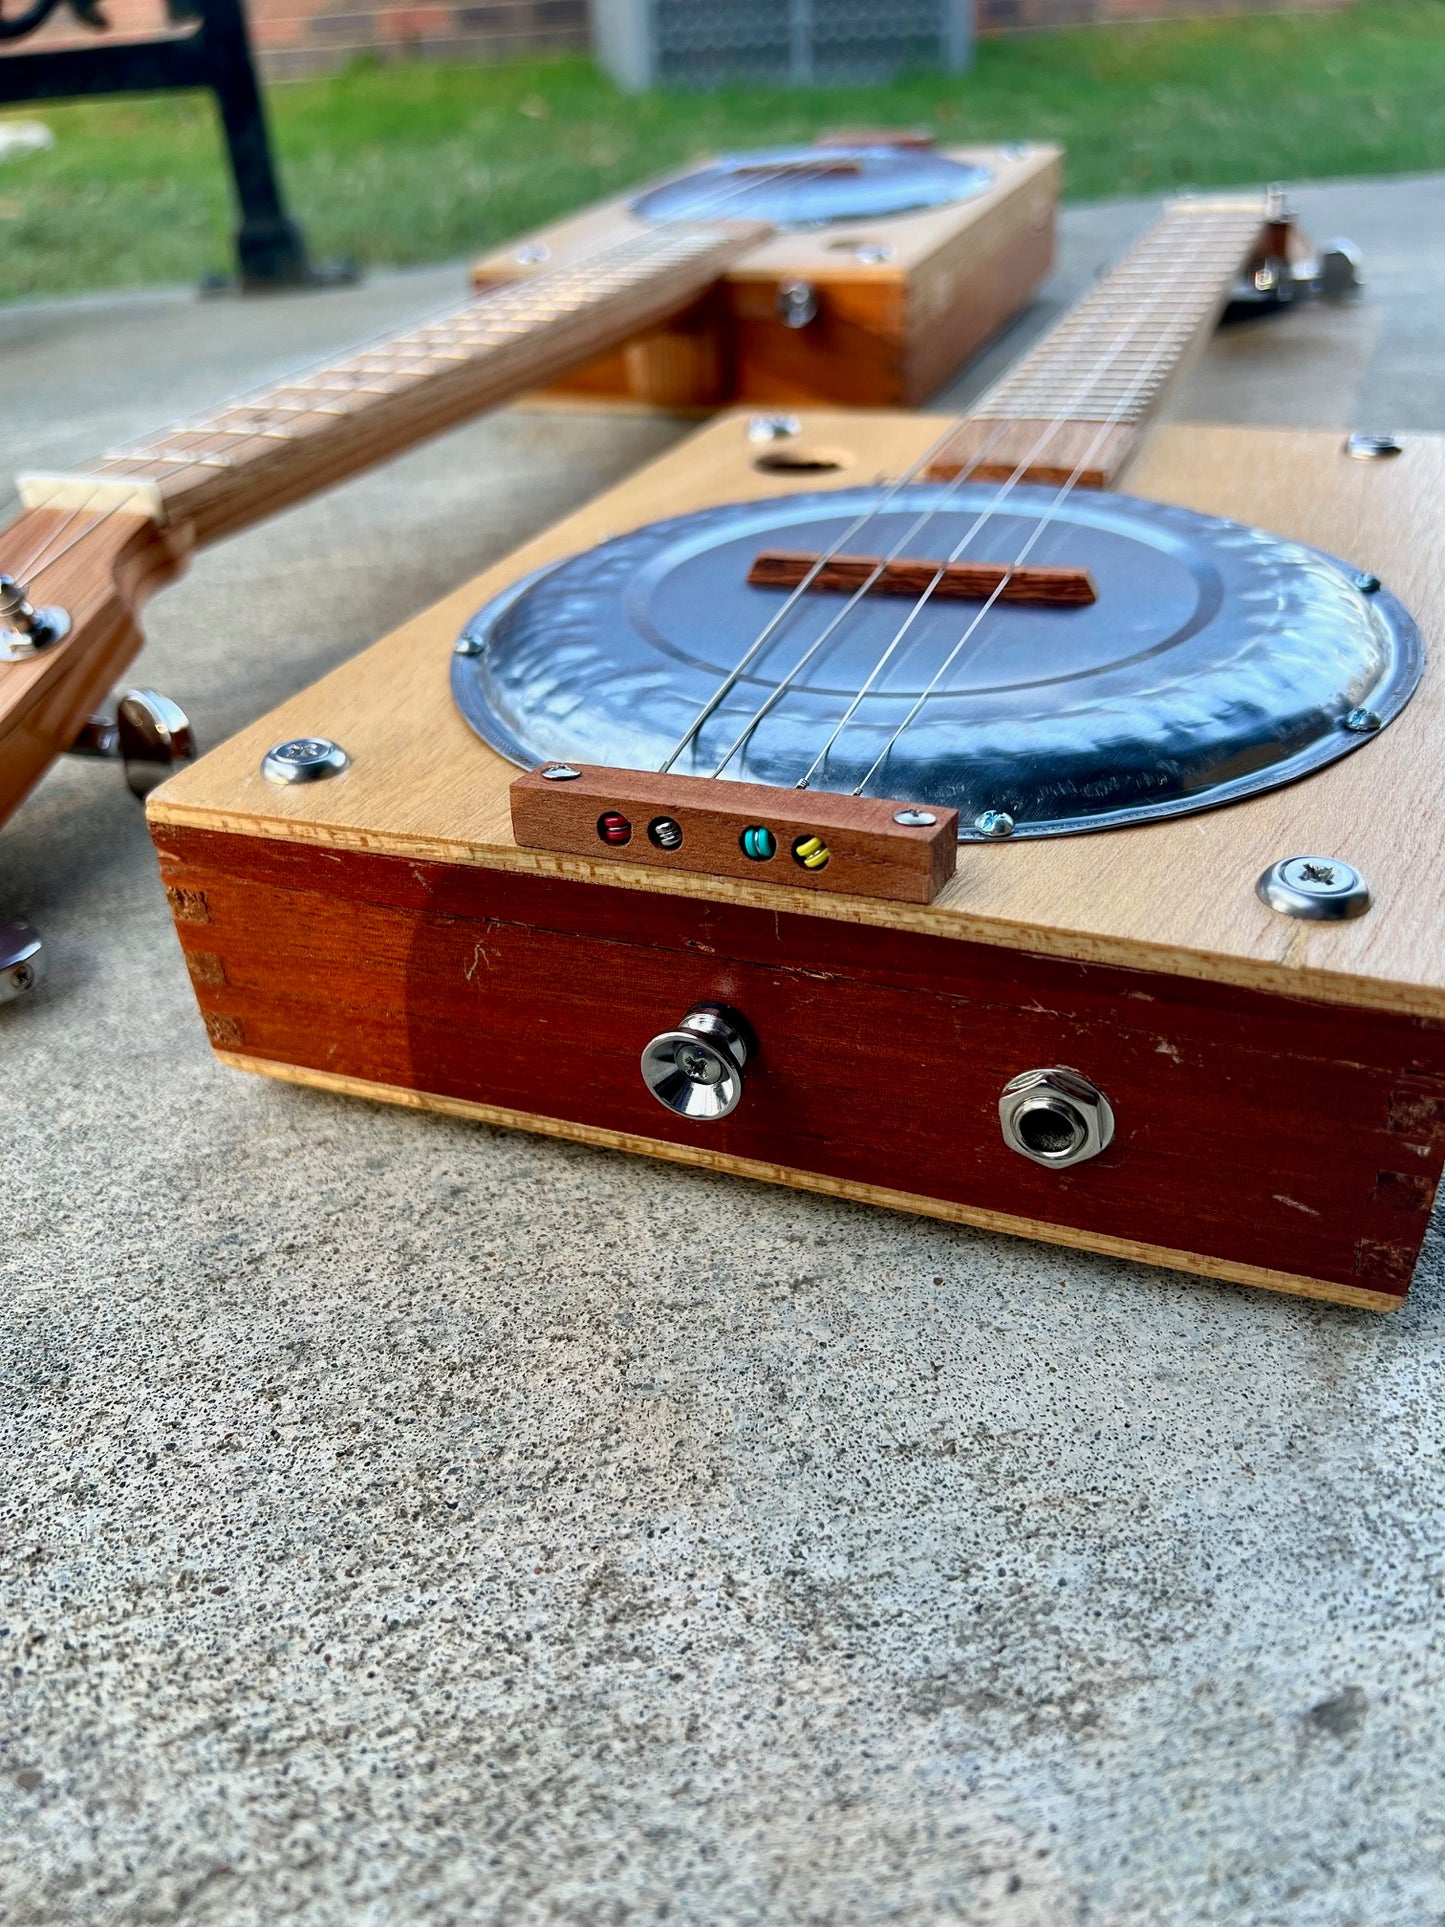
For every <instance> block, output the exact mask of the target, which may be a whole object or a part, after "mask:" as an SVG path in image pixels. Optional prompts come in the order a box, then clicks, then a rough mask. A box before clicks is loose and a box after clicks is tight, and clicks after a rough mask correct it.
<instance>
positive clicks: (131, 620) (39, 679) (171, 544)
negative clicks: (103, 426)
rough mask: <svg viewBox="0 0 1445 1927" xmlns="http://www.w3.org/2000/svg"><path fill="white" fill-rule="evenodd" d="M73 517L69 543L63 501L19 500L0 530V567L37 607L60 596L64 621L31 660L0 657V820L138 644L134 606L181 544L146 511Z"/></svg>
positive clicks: (161, 577)
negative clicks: (76, 520) (67, 621)
mask: <svg viewBox="0 0 1445 1927" xmlns="http://www.w3.org/2000/svg"><path fill="white" fill-rule="evenodd" d="M81 526H84V527H85V528H86V534H85V539H84V540H82V541H78V542H76V543H75V544H74V546H73V547H72V546H70V539H71V536H72V535H73V533H74V524H73V518H72V516H71V514H70V512H69V511H68V510H65V509H63V508H40V509H27V510H25V511H24V512H23V513H22V514H21V515H20V516H19V517H18V519H17V520H16V521H14V522H13V523H12V524H11V525H10V527H9V528H8V529H6V530H5V531H4V532H3V534H0V570H5V571H7V572H10V573H14V574H16V575H18V576H19V577H20V579H21V580H23V581H27V582H28V583H29V585H30V591H31V600H32V601H33V603H34V604H35V606H36V607H37V608H40V607H43V606H45V605H46V604H51V603H53V604H58V605H59V606H60V607H61V608H64V609H66V610H67V611H68V612H69V614H70V617H71V622H72V628H71V632H70V635H69V636H68V637H67V638H66V639H65V640H64V641H62V642H56V643H52V644H51V645H50V647H49V648H47V649H45V650H43V651H42V652H41V653H40V654H39V655H37V656H34V657H32V658H31V660H30V661H28V662H0V822H4V820H5V818H6V817H7V816H9V815H10V813H11V811H12V810H14V809H15V808H17V807H18V805H19V804H20V803H21V801H22V800H23V799H24V797H25V796H26V795H28V793H29V792H30V790H31V789H32V788H33V787H34V785H35V784H36V783H37V782H38V781H39V779H40V778H41V776H42V775H44V773H45V771H46V770H47V769H48V768H49V766H50V764H51V763H52V762H54V760H55V758H56V757H57V756H58V755H60V754H61V753H62V752H63V751H64V750H66V749H68V748H69V746H70V745H71V743H72V742H74V740H75V738H76V735H77V734H78V732H79V730H80V728H81V725H82V724H83V723H84V722H86V720H87V719H88V718H89V717H90V716H92V715H93V714H94V713H95V711H96V710H98V709H99V708H100V706H101V705H102V703H103V702H104V701H105V698H106V697H107V696H108V695H109V693H110V691H111V688H112V687H113V685H114V684H115V682H116V681H117V679H118V678H119V677H120V676H121V675H122V674H123V672H124V671H125V669H126V667H127V666H128V664H129V663H130V662H131V661H132V660H133V659H134V658H135V656H136V655H137V654H138V653H139V650H140V647H141V641H142V637H141V631H140V625H139V622H138V620H137V618H138V615H139V612H140V610H141V609H142V608H143V606H144V604H145V601H146V599H147V597H148V596H150V595H151V594H153V593H154V591H155V590H156V589H157V588H159V587H160V586H161V585H162V584H163V583H165V582H167V581H169V580H170V579H171V578H172V577H173V576H175V575H176V574H178V573H179V571H180V570H181V568H182V567H183V566H184V564H185V561H186V558H187V555H188V553H189V541H188V536H187V532H186V531H184V530H168V531H166V532H164V533H162V532H161V531H159V530H158V529H157V528H156V526H155V524H154V523H153V522H152V521H151V520H150V519H149V518H148V517H146V516H144V515H132V514H125V513H121V512H116V511H107V510H101V511H97V513H96V514H95V516H94V517H93V518H91V519H90V523H89V524H87V523H86V518H85V517H84V516H82V523H81ZM37 559H38V566H37Z"/></svg>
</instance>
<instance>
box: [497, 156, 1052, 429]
mask: <svg viewBox="0 0 1445 1927" xmlns="http://www.w3.org/2000/svg"><path fill="white" fill-rule="evenodd" d="M942 151H943V152H944V153H946V154H947V155H948V156H950V157H951V158H956V159H958V160H963V161H971V162H976V163H982V164H984V165H986V166H987V167H988V168H989V169H990V170H991V172H992V174H993V182H992V185H991V186H990V187H989V188H988V189H987V190H986V191H985V192H984V193H983V194H981V195H979V196H978V197H977V198H976V199H973V200H968V201H962V202H959V203H958V204H956V205H954V206H951V207H942V208H933V209H929V210H926V211H924V212H921V213H914V214H900V215H893V216H890V217H887V218H885V219H880V220H869V221H849V222H847V223H836V224H832V225H829V226H827V227H820V228H814V229H809V230H806V231H797V232H791V233H781V234H776V235H774V236H773V237H772V238H771V239H770V240H767V241H765V242H763V243H762V244H761V245H760V246H759V247H758V248H757V249H756V251H755V252H754V253H752V254H750V255H748V256H747V257H745V259H744V260H743V261H742V262H740V263H739V264H738V265H737V267H736V268H735V269H734V270H732V271H730V272H729V273H728V274H727V275H726V276H725V277H724V279H723V280H722V281H721V282H720V283H719V285H718V287H717V288H716V289H714V290H713V291H712V292H711V293H710V294H708V295H707V296H706V297H704V299H703V300H701V301H700V302H698V303H696V304H695V305H694V306H693V307H692V308H691V309H690V310H689V311H688V312H687V313H685V314H683V315H681V316H679V317H678V318H677V319H676V320H675V321H673V322H671V323H669V324H668V326H667V327H666V328H663V329H660V330H657V331H655V332H653V333H650V334H648V335H646V336H645V337H643V338H642V339H640V340H638V341H636V342H634V343H631V344H629V345H628V346H627V347H626V348H621V349H617V350H615V351H613V352H612V353H610V354H608V355H605V356H602V357H600V358H599V359H598V360H596V361H594V362H592V363H590V364H588V365H586V366H584V367H582V368H580V369H578V370H577V372H576V373H575V374H574V375H571V376H569V377H568V378H567V379H566V380H565V381H563V382H561V383H559V384H557V386H556V388H555V389H554V390H553V391H552V392H555V393H564V394H571V395H577V396H592V397H594V398H601V397H608V398H611V399H614V400H630V401H633V402H638V403H646V404H650V405H653V406H659V407H671V408H681V409H713V408H718V407H721V406H723V405H725V404H726V403H729V402H759V403H764V402H777V403H794V404H796V403H813V402H842V403H846V404H848V405H850V406H854V407H878V408H886V407H899V406H912V405H914V404H916V403H919V402H922V401H924V400H926V399H927V397H928V396H930V395H932V394H933V393H934V392H935V391H936V390H937V389H938V388H940V387H941V386H942V385H943V383H944V382H946V381H947V380H948V379H949V377H950V376H951V375H952V374H953V373H954V372H955V371H956V370H957V369H958V368H959V367H961V366H962V364H963V363H964V362H965V361H967V359H968V358H969V356H970V355H972V354H973V353H974V352H975V351H976V350H977V349H978V348H979V347H981V346H982V344H983V343H984V342H985V341H987V340H988V339H989V338H990V337H991V336H992V335H994V334H996V333H997V332H998V330H999V329H1000V328H1001V327H1003V325H1004V324H1005V322H1007V321H1008V320H1010V319H1011V318H1012V316H1013V315H1015V314H1017V313H1018V311H1019V310H1020V309H1021V308H1022V307H1024V306H1025V304H1026V303H1027V302H1028V300H1029V298H1030V297H1031V295H1032V294H1033V291H1034V289H1035V288H1036V287H1037V286H1038V284H1039V283H1040V281H1042V280H1043V278H1044V276H1045V275H1046V274H1047V273H1048V272H1049V269H1050V267H1051V266H1052V264H1053V256H1054V235H1055V222H1056V215H1057V209H1058V198H1059V184H1060V178H1061V172H1062V155H1061V152H1060V150H1059V149H1058V148H1056V147H1049V146H1044V145H1029V146H1015V147H968V148H951V147H950V148H947V149H944V150H942ZM631 200H632V196H630V195H624V196H619V197H618V198H616V199H614V200H611V201H607V202H605V203H603V204H602V205H600V206H598V207H595V208H591V209H588V210H587V211H585V212H584V213H582V214H579V215H573V216H570V217H568V218H567V219H565V220H561V221H558V222H555V223H554V224H553V225H552V226H550V227H547V228H543V229H541V230H539V232H538V234H537V235H536V236H534V237H531V238H529V240H528V242H527V243H526V245H525V246H523V247H522V248H520V249H518V248H517V247H516V246H515V245H513V246H508V247H503V248H499V249H497V250H496V251H495V252H494V253H492V254H489V255H487V256H485V257H484V258H483V259H482V260H480V261H478V262H477V263H476V265H475V267H474V269H473V281H474V284H475V285H476V286H477V287H478V288H486V287H493V286H496V285H498V284H499V283H501V282H508V281H516V280H517V279H519V278H521V277H523V276H526V275H528V274H532V273H536V272H538V271H539V270H540V269H541V268H543V267H547V266H557V265H565V264H566V263H567V262H568V261H570V260H574V259H581V258H583V257H585V256H586V255H588V254H591V253H593V252H594V251H595V250H596V249H598V248H599V247H603V246H606V245H608V244H609V243H611V242H613V241H615V240H617V239H620V238H623V237H624V236H626V235H627V234H630V233H635V232H638V231H640V230H641V229H642V228H643V227H644V225H645V224H644V223H643V222H642V221H641V220H640V219H639V217H638V216H637V215H636V214H634V213H633V212H632V209H631V205H630V203H631ZM539 247H541V248H545V249H546V254H545V256H544V257H543V258H541V259H537V258H536V257H537V253H538V249H539ZM873 247H882V248H886V249H887V250H888V258H887V259H886V260H882V261H870V260H869V259H867V258H866V256H867V252H868V250H869V249H871V248H873ZM860 249H862V250H863V251H864V255H863V258H860V255H859V252H858V250H860ZM519 254H520V256H521V257H522V258H520V259H519ZM790 282H805V283H807V284H808V285H809V286H811V287H812V288H814V289H815V290H816V292H817V298H818V313H817V315H816V317H815V318H814V319H813V320H812V321H810V322H809V323H808V324H807V326H806V327H802V328H789V327H786V326H785V325H784V324H783V322H782V321H781V320H780V318H779V315H778V294H779V290H780V289H781V288H782V287H784V286H786V285H787V284H788V283H790Z"/></svg>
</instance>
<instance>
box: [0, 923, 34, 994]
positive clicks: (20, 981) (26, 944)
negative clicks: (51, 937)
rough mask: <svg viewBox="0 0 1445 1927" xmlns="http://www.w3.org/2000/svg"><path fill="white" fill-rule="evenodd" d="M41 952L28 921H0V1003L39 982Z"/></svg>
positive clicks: (27, 991) (30, 988) (22, 992)
mask: <svg viewBox="0 0 1445 1927" xmlns="http://www.w3.org/2000/svg"><path fill="white" fill-rule="evenodd" d="M44 972H45V951H44V947H43V945H42V944H41V941H40V936H39V933H38V932H37V931H34V930H32V929H31V928H30V925H29V924H28V923H0V1004H13V1003H14V1002H15V1000H16V998H17V997H24V996H26V995H27V994H28V993H29V992H30V991H32V990H34V988H35V986H36V985H37V984H38V983H39V982H40V979H41V977H42V976H43V975H44Z"/></svg>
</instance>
